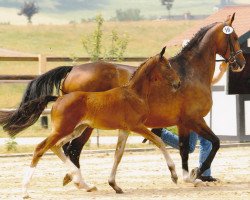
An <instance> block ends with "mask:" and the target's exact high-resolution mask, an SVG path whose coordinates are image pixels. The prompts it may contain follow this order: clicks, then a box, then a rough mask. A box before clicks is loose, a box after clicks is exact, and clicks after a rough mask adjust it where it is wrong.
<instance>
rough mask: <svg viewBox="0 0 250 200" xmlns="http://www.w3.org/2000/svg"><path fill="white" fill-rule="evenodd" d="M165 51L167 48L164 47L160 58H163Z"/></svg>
mask: <svg viewBox="0 0 250 200" xmlns="http://www.w3.org/2000/svg"><path fill="white" fill-rule="evenodd" d="M165 50H166V46H165V47H163V49H162V50H161V53H160V58H162V57H163V55H164V53H165Z"/></svg>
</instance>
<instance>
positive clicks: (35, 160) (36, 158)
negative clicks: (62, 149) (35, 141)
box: [22, 133, 63, 198]
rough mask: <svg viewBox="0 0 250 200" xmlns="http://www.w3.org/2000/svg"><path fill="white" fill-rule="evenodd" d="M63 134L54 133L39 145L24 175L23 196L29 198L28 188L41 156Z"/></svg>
mask: <svg viewBox="0 0 250 200" xmlns="http://www.w3.org/2000/svg"><path fill="white" fill-rule="evenodd" d="M62 137H63V136H61V135H59V134H57V133H54V134H52V135H51V136H49V137H47V138H46V139H45V140H44V141H42V142H41V143H40V144H39V145H37V147H36V149H35V152H34V155H33V158H32V161H31V164H30V167H29V169H28V171H27V173H26V174H25V176H24V179H23V182H22V192H23V198H29V195H28V192H27V189H28V186H29V183H30V181H31V179H32V176H33V174H34V171H35V167H36V166H37V164H38V162H39V160H40V158H41V157H42V156H43V154H44V153H45V152H46V151H47V150H48V149H50V148H51V147H52V146H53V145H55V144H56V143H57V141H58V140H60V139H61V138H62Z"/></svg>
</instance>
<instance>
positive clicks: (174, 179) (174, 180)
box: [171, 176, 178, 184]
mask: <svg viewBox="0 0 250 200" xmlns="http://www.w3.org/2000/svg"><path fill="white" fill-rule="evenodd" d="M171 179H172V181H173V182H174V183H175V184H177V182H178V176H172V177H171Z"/></svg>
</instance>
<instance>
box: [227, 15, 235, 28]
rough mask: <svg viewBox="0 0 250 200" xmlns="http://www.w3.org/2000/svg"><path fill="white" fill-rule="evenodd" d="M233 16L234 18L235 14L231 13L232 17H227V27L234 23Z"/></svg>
mask: <svg viewBox="0 0 250 200" xmlns="http://www.w3.org/2000/svg"><path fill="white" fill-rule="evenodd" d="M234 16H235V13H233V15H228V16H227V20H226V22H228V25H230V26H232V23H233V21H234Z"/></svg>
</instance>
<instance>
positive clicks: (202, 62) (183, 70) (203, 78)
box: [5, 14, 245, 183]
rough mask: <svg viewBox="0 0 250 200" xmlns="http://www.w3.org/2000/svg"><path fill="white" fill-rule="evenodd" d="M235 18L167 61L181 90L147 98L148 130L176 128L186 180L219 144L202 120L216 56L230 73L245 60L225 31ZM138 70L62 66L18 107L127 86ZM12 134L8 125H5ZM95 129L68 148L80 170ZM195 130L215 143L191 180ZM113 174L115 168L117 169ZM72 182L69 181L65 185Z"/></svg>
mask: <svg viewBox="0 0 250 200" xmlns="http://www.w3.org/2000/svg"><path fill="white" fill-rule="evenodd" d="M233 20H234V14H233V15H232V16H229V17H228V18H227V19H226V21H225V22H219V23H214V24H211V25H209V26H206V27H204V28H202V29H201V30H200V31H199V32H198V33H197V34H196V35H195V36H194V37H193V39H192V40H191V41H190V42H189V44H188V45H187V46H186V47H185V48H183V49H182V51H181V52H180V53H179V54H178V55H176V56H175V57H173V58H171V59H170V60H169V61H170V63H171V65H172V67H173V68H175V69H176V70H177V71H178V73H179V75H180V77H181V87H180V89H179V90H178V91H177V92H176V93H175V94H174V95H172V94H171V95H170V94H168V93H166V91H164V90H162V91H160V93H161V95H162V96H163V98H160V99H158V100H156V99H155V98H154V97H155V96H156V95H158V93H159V91H156V92H155V91H153V90H152V92H150V93H149V109H150V117H149V118H148V119H147V121H146V124H147V126H148V127H154V128H157V127H167V126H172V125H177V126H178V129H179V138H180V140H179V141H180V155H181V157H182V168H183V175H184V179H195V178H196V177H197V176H198V175H199V174H202V172H203V171H205V170H206V169H207V168H209V167H210V165H211V162H212V160H213V158H214V156H215V154H216V152H217V150H218V149H219V139H218V138H217V137H216V135H215V134H214V133H213V132H212V131H211V130H210V128H209V127H208V126H207V125H206V123H205V121H204V119H203V117H204V116H206V115H207V113H208V112H209V110H210V109H211V106H212V97H211V87H210V85H211V80H212V77H213V74H214V70H215V55H216V54H220V55H221V56H222V57H224V58H225V59H226V60H228V61H230V65H231V66H232V68H231V70H232V71H234V72H237V71H241V70H242V69H243V68H244V65H245V59H244V57H243V55H242V54H241V52H240V46H239V42H238V37H237V35H236V33H235V32H234V31H233V32H232V33H230V34H225V33H224V32H223V31H222V30H223V28H224V27H225V26H227V25H228V26H232V22H233ZM134 71H135V68H133V67H130V66H126V65H118V64H110V63H106V62H97V63H88V64H83V65H79V66H75V67H71V66H64V67H58V68H55V69H53V70H51V71H48V72H47V73H45V74H43V75H41V76H39V77H38V78H36V79H34V80H33V81H32V82H31V83H30V84H29V86H28V87H27V90H26V91H25V93H24V96H23V99H22V102H21V104H20V106H22V105H23V104H25V103H26V102H29V101H30V100H32V99H35V98H38V97H40V96H43V95H51V94H52V93H53V87H54V86H56V88H57V90H58V91H59V89H60V85H61V81H62V80H63V79H64V78H65V80H64V81H63V83H62V85H61V90H62V91H63V93H65V94H67V93H71V92H74V91H104V90H108V89H110V88H114V87H117V86H120V85H123V84H125V83H126V82H127V81H128V80H129V77H130V76H131V74H133V72H134ZM5 129H8V124H7V125H6V126H5ZM92 130H93V128H92V127H89V128H87V129H85V131H84V132H83V134H82V135H81V136H80V137H79V138H77V139H75V140H73V141H72V142H71V143H70V145H66V146H64V149H65V150H66V154H67V155H68V156H69V157H70V159H71V160H72V161H73V163H74V164H75V165H76V166H77V167H80V165H79V155H80V152H81V149H82V146H83V145H84V144H85V142H86V141H87V140H88V137H89V136H90V135H91V132H92ZM190 130H193V131H195V132H197V133H198V134H200V135H201V136H202V137H204V138H205V139H208V140H209V141H211V142H212V145H213V148H212V150H211V152H210V155H209V156H208V158H207V159H206V161H205V162H204V163H203V165H202V166H201V168H200V169H195V170H194V173H193V174H192V176H191V177H189V175H188V149H189V147H188V146H189V143H188V140H189V132H190ZM127 137H128V134H127V133H120V134H119V138H118V143H117V148H116V149H117V150H116V153H115V154H116V156H117V154H118V156H120V157H121V156H122V152H123V150H124V147H125V143H126V138H127ZM119 161H120V158H119V159H116V160H115V163H114V166H115V165H117V163H118V164H119ZM113 169H114V167H113ZM70 180H71V177H70V176H68V175H67V176H66V179H65V183H67V182H68V181H70Z"/></svg>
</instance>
